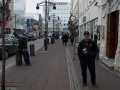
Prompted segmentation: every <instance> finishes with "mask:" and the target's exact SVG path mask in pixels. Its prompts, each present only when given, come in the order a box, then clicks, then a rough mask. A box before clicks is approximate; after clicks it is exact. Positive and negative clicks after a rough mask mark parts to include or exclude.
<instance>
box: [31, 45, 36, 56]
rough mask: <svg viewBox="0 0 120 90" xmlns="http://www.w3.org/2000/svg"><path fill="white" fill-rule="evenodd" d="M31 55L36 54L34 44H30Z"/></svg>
mask: <svg viewBox="0 0 120 90" xmlns="http://www.w3.org/2000/svg"><path fill="white" fill-rule="evenodd" d="M30 56H35V47H34V44H31V45H30Z"/></svg>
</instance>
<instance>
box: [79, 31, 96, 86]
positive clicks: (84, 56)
mask: <svg viewBox="0 0 120 90" xmlns="http://www.w3.org/2000/svg"><path fill="white" fill-rule="evenodd" d="M89 37H90V34H89V32H88V31H85V32H84V39H83V40H81V41H80V43H79V45H78V57H79V59H80V66H81V71H82V78H83V86H86V85H87V67H88V69H89V71H90V76H91V83H92V85H93V86H95V87H96V86H97V85H96V74H95V57H96V55H97V53H98V48H97V44H96V42H94V41H93V40H91V39H90V38H89Z"/></svg>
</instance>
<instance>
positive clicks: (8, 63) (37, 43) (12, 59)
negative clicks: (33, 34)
mask: <svg viewBox="0 0 120 90" xmlns="http://www.w3.org/2000/svg"><path fill="white" fill-rule="evenodd" d="M43 41H44V39H37V40H35V41H29V42H28V51H29V46H30V45H31V44H34V45H35V51H36V50H38V49H39V48H41V47H42V46H43V44H44V42H43ZM14 63H15V55H12V56H10V57H9V58H8V59H6V68H7V67H9V66H11V65H13V64H14ZM1 69H2V60H0V71H1Z"/></svg>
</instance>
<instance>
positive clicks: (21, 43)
mask: <svg viewBox="0 0 120 90" xmlns="http://www.w3.org/2000/svg"><path fill="white" fill-rule="evenodd" d="M18 43H19V46H18V50H19V52H20V53H21V54H22V55H23V57H24V61H25V63H26V65H27V66H31V63H30V60H29V53H28V50H27V40H26V34H23V35H22V38H21V39H20V40H19V42H18Z"/></svg>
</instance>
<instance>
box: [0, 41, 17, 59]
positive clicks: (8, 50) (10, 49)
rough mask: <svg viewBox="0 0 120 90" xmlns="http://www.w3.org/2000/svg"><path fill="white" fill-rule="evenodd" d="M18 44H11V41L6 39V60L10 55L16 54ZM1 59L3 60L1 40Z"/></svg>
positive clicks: (0, 42)
mask: <svg viewBox="0 0 120 90" xmlns="http://www.w3.org/2000/svg"><path fill="white" fill-rule="evenodd" d="M17 47H18V44H15V43H13V42H11V41H10V40H9V39H5V53H6V56H5V57H6V58H8V57H9V56H10V55H12V54H15V52H16V49H17ZM0 58H2V39H0Z"/></svg>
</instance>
